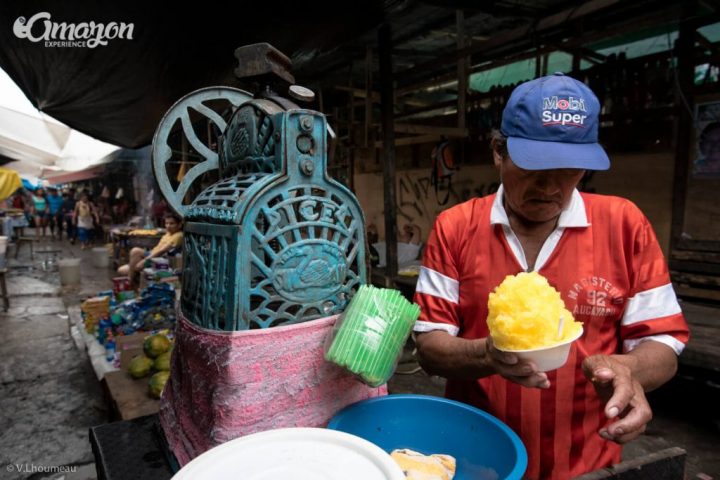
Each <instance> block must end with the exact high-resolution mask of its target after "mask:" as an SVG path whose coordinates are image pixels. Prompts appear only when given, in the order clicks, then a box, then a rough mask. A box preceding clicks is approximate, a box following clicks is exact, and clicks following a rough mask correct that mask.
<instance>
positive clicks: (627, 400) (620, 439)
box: [583, 355, 652, 443]
mask: <svg viewBox="0 0 720 480" xmlns="http://www.w3.org/2000/svg"><path fill="white" fill-rule="evenodd" d="M583 372H584V374H585V377H587V379H588V380H590V381H591V382H592V384H593V386H594V387H595V391H596V392H597V393H598V395H599V396H600V398H601V399H602V400H603V401H604V402H605V416H606V417H607V418H610V419H614V418H617V419H618V420H617V421H615V422H613V423H611V424H610V425H608V427H607V428H602V429H601V430H600V431H599V432H598V433H599V434H600V436H601V437H603V438H604V439H606V440H610V441H613V442H617V443H627V442H629V441H630V440H633V439H635V438H636V437H638V436H639V435H641V434H642V433H643V432H644V431H645V428H646V425H647V423H648V422H649V421H650V420H651V419H652V410H651V409H650V404H649V403H648V401H647V398H645V391H644V390H643V387H642V385H640V382H638V381H637V380H636V379H635V378H633V374H632V371H631V370H630V368H629V367H627V366H626V365H624V364H623V363H621V362H620V361H618V360H617V359H615V358H613V357H612V356H608V355H593V356H591V357H588V358H586V359H585V361H583Z"/></svg>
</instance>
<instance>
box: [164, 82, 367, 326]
mask: <svg viewBox="0 0 720 480" xmlns="http://www.w3.org/2000/svg"><path fill="white" fill-rule="evenodd" d="M218 99H223V100H225V101H227V102H229V103H230V104H231V105H232V110H233V113H232V114H231V116H230V117H229V120H228V121H226V120H225V118H224V117H223V116H222V115H220V114H219V113H217V112H216V111H214V110H212V109H211V108H210V107H209V106H208V105H209V104H211V103H212V102H213V101H216V100H218ZM198 115H200V116H204V117H205V118H207V119H208V120H209V121H211V122H212V123H213V124H214V125H215V127H216V128H217V129H218V130H219V131H220V132H222V135H221V136H220V138H219V142H218V145H217V152H216V151H215V149H213V148H211V146H209V145H206V144H205V143H204V142H203V141H202V140H201V136H198V135H197V132H196V130H195V129H194V127H193V122H192V121H191V119H192V118H193V117H195V118H197V116H198ZM177 123H179V125H180V126H181V127H182V133H183V135H185V137H186V138H187V141H188V142H189V144H190V145H191V146H192V148H193V150H194V151H195V152H198V153H199V154H200V156H202V157H203V158H204V161H201V162H200V163H197V164H195V165H194V166H193V167H192V168H190V169H189V170H187V171H186V172H185V174H184V177H183V178H182V179H181V180H179V181H177V182H175V181H174V180H173V178H172V176H171V175H169V174H168V170H167V168H166V167H167V165H166V164H167V163H168V162H169V161H170V158H171V157H172V155H173V152H172V151H171V147H170V145H169V143H168V141H167V140H168V138H169V137H170V135H171V134H172V132H173V130H174V127H175V126H176V124H177ZM175 130H176V131H177V130H178V129H177V128H175ZM327 138H328V126H327V122H326V119H325V116H324V115H323V114H322V113H319V112H316V111H312V110H307V109H301V108H299V107H297V105H295V104H294V103H292V102H291V101H290V100H288V99H284V98H279V97H277V96H274V95H264V96H263V97H253V96H252V95H250V94H249V93H247V92H245V91H242V90H238V89H233V88H227V87H213V88H208V89H202V90H198V91H196V92H193V93H191V94H189V95H187V96H186V97H184V98H183V99H181V100H180V101H178V102H177V103H176V104H175V105H174V106H173V107H172V108H171V109H170V110H169V111H168V112H167V114H166V115H165V118H163V120H162V121H161V123H160V126H159V127H158V130H157V132H156V135H155V139H154V141H153V166H154V171H155V175H156V178H157V180H158V184H159V185H160V189H161V190H162V192H163V194H164V195H165V197H166V199H167V201H168V203H169V205H170V206H171V207H172V208H173V209H174V210H175V211H176V212H177V213H179V214H180V215H181V216H182V217H183V219H184V251H183V257H184V261H183V264H184V268H183V276H182V299H181V309H182V313H183V314H184V316H185V317H186V318H187V319H189V320H190V321H192V322H193V323H195V324H197V325H199V326H202V327H205V328H209V329H213V330H227V331H235V330H246V329H250V328H267V327H273V326H277V325H285V324H291V323H296V322H302V321H307V320H311V319H315V318H320V317H325V316H329V315H333V314H335V313H339V312H341V311H342V310H344V308H345V306H346V304H347V302H348V301H349V300H350V298H351V297H352V294H353V293H354V291H356V290H357V288H358V287H359V286H360V285H361V284H364V283H365V281H366V269H365V226H364V219H363V214H362V210H361V209H360V206H359V203H358V201H357V199H356V198H355V196H354V195H353V194H352V192H350V190H349V189H347V188H346V187H345V186H344V185H342V184H341V183H339V182H337V181H335V180H333V179H332V178H330V177H329V176H328V174H327V158H328V145H327ZM212 170H217V171H218V173H219V178H220V179H219V180H218V181H216V182H215V183H213V184H212V185H209V186H207V187H206V188H204V189H203V190H202V191H201V193H200V194H199V195H197V196H196V197H195V198H194V199H191V201H189V202H188V201H187V198H186V197H187V196H188V192H189V191H190V186H191V185H192V184H193V182H195V181H197V180H198V179H199V178H200V177H201V175H202V174H203V173H205V172H208V171H212Z"/></svg>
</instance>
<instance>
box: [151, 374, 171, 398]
mask: <svg viewBox="0 0 720 480" xmlns="http://www.w3.org/2000/svg"><path fill="white" fill-rule="evenodd" d="M168 378H170V372H167V371H161V372H157V373H156V374H155V375H153V376H152V377H150V382H149V383H148V386H149V387H150V396H151V397H153V398H160V395H161V394H162V391H163V388H165V384H166V383H167V381H168Z"/></svg>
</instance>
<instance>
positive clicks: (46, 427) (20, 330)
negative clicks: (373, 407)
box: [0, 241, 720, 480]
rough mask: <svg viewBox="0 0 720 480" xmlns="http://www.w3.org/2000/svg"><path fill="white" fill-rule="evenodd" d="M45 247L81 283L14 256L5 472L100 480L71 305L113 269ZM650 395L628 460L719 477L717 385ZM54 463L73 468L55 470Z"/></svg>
mask: <svg viewBox="0 0 720 480" xmlns="http://www.w3.org/2000/svg"><path fill="white" fill-rule="evenodd" d="M38 246H39V247H41V248H43V247H53V248H55V247H56V248H59V249H60V250H61V251H60V252H59V254H58V257H59V258H68V257H79V258H82V262H81V278H82V281H81V285H80V286H79V287H75V288H67V287H65V288H61V287H60V280H59V275H58V272H57V271H51V272H45V271H44V270H43V269H42V266H41V263H40V262H41V260H42V258H40V257H42V255H36V257H35V260H34V261H31V260H30V258H29V251H28V250H25V249H24V250H23V251H21V252H20V257H19V259H18V260H17V261H15V260H14V259H12V258H10V260H9V265H8V266H9V267H10V268H9V271H8V278H7V283H8V287H9V290H10V296H11V298H10V310H9V311H8V312H7V313H0V338H2V339H3V341H2V342H0V359H2V362H1V363H0V425H1V426H2V430H1V431H0V479H12V480H14V479H32V480H40V479H53V480H60V479H64V480H91V479H95V478H96V476H95V466H94V457H93V455H92V452H91V450H90V444H89V441H88V428H89V427H91V426H93V425H98V424H102V423H105V422H107V421H108V415H107V411H106V406H105V403H104V399H103V395H102V391H101V388H100V383H99V382H98V380H97V378H96V377H95V374H94V372H93V370H92V368H91V366H90V363H89V360H88V358H87V356H86V354H85V352H84V351H81V350H78V349H77V348H76V347H75V344H74V343H73V340H72V338H71V336H70V326H69V323H68V315H67V307H68V306H71V305H78V304H79V302H80V301H81V300H82V299H83V298H86V297H88V296H92V295H94V294H95V293H96V292H98V291H101V290H106V289H108V288H110V287H111V281H110V279H111V277H112V276H113V275H112V273H111V272H110V270H109V269H107V268H95V267H94V266H93V262H92V251H81V250H80V248H79V247H78V246H71V245H69V244H68V243H67V242H64V241H63V242H57V241H55V242H50V241H45V242H40V244H39V245H38ZM36 248H37V246H36ZM8 253H9V254H10V255H11V256H12V255H14V249H11V250H10V251H9V252H8ZM443 388H444V381H443V380H442V379H440V378H438V377H429V376H427V375H426V374H425V373H424V372H422V371H421V370H419V369H417V364H416V363H414V362H413V361H412V358H411V355H410V352H409V351H408V352H406V355H405V356H404V358H403V361H402V362H401V364H400V365H399V366H398V373H397V374H396V375H395V376H394V377H393V378H392V379H391V380H390V382H389V389H390V392H391V393H423V394H430V395H442V392H443ZM650 400H651V403H652V405H653V408H654V410H655V418H654V420H653V421H652V423H651V424H650V427H649V428H648V431H647V434H646V435H645V436H643V437H642V438H641V439H640V440H638V441H636V442H633V443H632V444H630V445H629V446H628V447H627V448H626V449H625V457H626V458H633V457H637V456H640V455H643V454H645V453H648V452H653V451H658V450H662V449H664V448H668V447H673V446H679V447H681V448H684V449H685V450H687V452H688V457H687V462H686V478H688V479H701V480H708V479H710V478H716V479H720V456H718V455H717V452H718V449H719V448H720V414H718V412H717V405H718V404H720V388H718V385H717V384H716V383H714V382H713V380H710V379H708V378H704V377H703V376H702V373H700V374H699V375H698V372H687V371H682V370H681V372H680V375H679V376H678V378H677V379H676V380H674V381H673V382H671V384H669V385H668V386H666V387H663V388H662V389H660V390H659V391H657V392H654V393H652V394H651V395H650ZM53 467H55V468H58V467H67V468H66V471H69V470H71V472H70V473H51V472H47V471H46V470H47V468H53ZM33 469H34V470H33ZM19 470H20V471H19ZM703 475H704V476H703Z"/></svg>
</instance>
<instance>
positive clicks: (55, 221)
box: [47, 187, 63, 240]
mask: <svg viewBox="0 0 720 480" xmlns="http://www.w3.org/2000/svg"><path fill="white" fill-rule="evenodd" d="M47 203H48V224H49V225H50V236H51V237H52V238H53V239H54V238H55V228H56V227H57V238H58V240H59V239H60V238H62V215H61V214H60V206H62V203H63V198H62V197H61V196H60V195H59V194H58V191H57V188H53V187H49V188H48V195H47Z"/></svg>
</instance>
